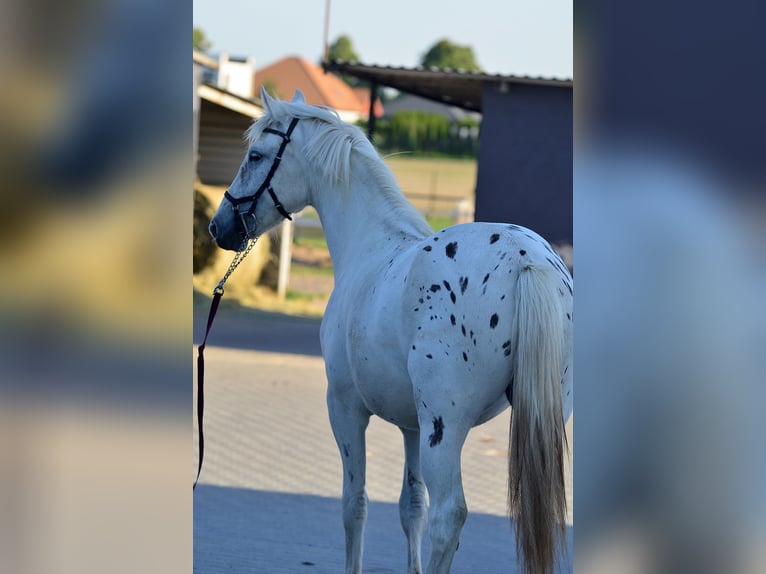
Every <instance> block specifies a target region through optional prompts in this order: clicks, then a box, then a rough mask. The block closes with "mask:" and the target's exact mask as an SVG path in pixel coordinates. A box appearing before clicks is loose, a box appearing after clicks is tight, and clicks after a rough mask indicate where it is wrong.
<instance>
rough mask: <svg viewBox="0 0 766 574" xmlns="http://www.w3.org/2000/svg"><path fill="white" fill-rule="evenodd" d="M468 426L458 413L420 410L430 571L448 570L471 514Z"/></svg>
mask: <svg viewBox="0 0 766 574" xmlns="http://www.w3.org/2000/svg"><path fill="white" fill-rule="evenodd" d="M468 430H469V429H468V428H467V427H466V426H465V424H464V423H463V422H462V421H460V420H459V419H458V418H456V417H451V418H449V419H448V418H447V417H446V416H442V415H435V414H434V413H431V412H429V413H425V412H422V413H420V434H421V438H420V461H421V465H422V467H423V478H424V479H425V482H426V486H427V487H428V495H429V499H430V509H429V513H428V515H429V534H430V538H431V556H430V557H429V560H428V568H427V569H426V573H427V574H447V573H448V572H449V570H450V566H451V565H452V559H453V558H454V557H455V551H456V550H457V547H458V544H459V541H460V531H461V530H462V529H463V524H464V523H465V519H466V517H467V515H468V508H467V506H466V503H465V496H464V495H463V481H462V478H461V473H460V451H461V450H462V448H463V442H464V441H465V437H466V436H467V434H468Z"/></svg>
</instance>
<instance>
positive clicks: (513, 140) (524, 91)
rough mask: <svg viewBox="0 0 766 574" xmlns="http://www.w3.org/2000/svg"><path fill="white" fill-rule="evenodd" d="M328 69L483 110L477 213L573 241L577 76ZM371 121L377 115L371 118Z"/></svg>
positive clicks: (334, 65)
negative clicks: (574, 83)
mask: <svg viewBox="0 0 766 574" xmlns="http://www.w3.org/2000/svg"><path fill="white" fill-rule="evenodd" d="M324 68H325V70H327V71H332V72H336V73H341V74H346V75H350V76H354V77H356V78H359V79H360V80H364V81H366V82H368V83H369V84H370V86H371V88H372V89H371V97H373V98H375V97H376V96H377V90H378V88H379V87H381V86H387V87H391V88H395V89H397V90H399V91H402V92H406V93H409V94H414V95H417V96H420V97H423V98H427V99H429V100H434V101H437V102H441V103H445V104H449V105H453V106H459V107H461V108H464V109H466V110H469V111H474V112H481V113H482V116H483V119H482V125H481V132H480V136H479V137H480V139H479V158H478V173H477V180H476V210H475V219H476V221H509V222H514V223H518V224H521V225H524V226H526V227H529V228H531V229H534V230H535V231H537V232H538V233H540V235H542V236H544V237H545V238H546V239H548V240H549V241H550V242H552V243H555V244H557V245H559V246H563V245H569V246H571V245H572V121H573V111H572V80H571V79H555V78H535V77H528V76H511V75H493V74H484V73H471V72H462V71H453V70H438V69H423V68H414V69H413V68H397V67H388V66H374V65H366V64H361V63H356V62H340V61H332V62H325V63H324ZM369 124H370V126H371V129H374V118H370V122H369Z"/></svg>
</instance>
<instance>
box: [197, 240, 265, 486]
mask: <svg viewBox="0 0 766 574" xmlns="http://www.w3.org/2000/svg"><path fill="white" fill-rule="evenodd" d="M256 241H258V238H257V237H256V238H255V239H248V242H247V247H245V249H243V250H242V251H237V253H236V254H235V255H234V259H233V260H232V262H231V265H229V269H228V270H227V271H226V274H225V275H224V276H223V279H221V280H220V281H219V282H218V285H216V286H215V289H213V301H212V302H211V303H210V312H209V313H208V316H207V327H206V328H205V337H204V338H203V339H202V343H201V344H200V346H199V347H198V348H197V351H198V353H197V436H198V444H199V462H198V463H197V477H196V478H195V479H194V484H193V485H192V490H194V489H196V488H197V481H198V480H199V475H200V472H202V458H203V455H204V453H205V436H204V434H203V432H202V414H203V412H204V410H205V392H204V383H205V357H204V355H203V353H204V351H205V343H207V336H208V334H210V328H211V327H212V326H213V319H215V314H216V312H217V311H218V304H219V303H220V302H221V297H222V296H223V286H224V285H225V284H226V280H227V279H228V278H229V275H231V274H232V273H233V272H234V270H235V269H236V268H237V266H238V265H239V264H240V263H242V261H243V260H244V259H245V257H247V254H248V253H250V251H251V250H252V249H253V246H254V245H255V242H256Z"/></svg>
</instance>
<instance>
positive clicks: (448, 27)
mask: <svg viewBox="0 0 766 574" xmlns="http://www.w3.org/2000/svg"><path fill="white" fill-rule="evenodd" d="M193 1H194V25H195V26H197V27H200V28H202V29H203V30H204V31H205V33H206V34H207V36H208V38H209V39H210V40H211V41H212V43H213V48H212V51H214V52H215V51H220V50H225V51H228V52H229V53H230V54H233V55H238V56H240V55H241V56H244V55H252V56H255V60H256V67H262V66H266V65H268V64H270V63H272V62H274V61H276V60H278V59H280V58H282V57H284V56H288V55H299V56H303V57H305V58H307V59H309V60H312V61H318V60H319V59H320V57H321V55H322V41H323V37H324V19H325V0H287V1H284V0H271V1H269V2H264V1H261V0H193ZM331 2H332V3H331V12H330V41H331V42H332V41H333V40H334V39H335V38H336V37H338V36H339V35H341V34H347V35H349V36H350V37H351V39H352V41H353V43H354V47H355V49H356V51H357V53H358V54H359V57H360V60H361V61H362V62H364V63H368V64H379V65H390V66H406V67H412V66H416V65H417V64H418V61H419V59H420V57H421V56H422V54H423V53H425V52H426V51H427V50H428V48H430V47H431V46H432V45H433V44H434V43H435V42H437V41H438V40H440V39H441V38H448V39H449V40H451V41H453V42H456V43H458V44H464V45H469V46H471V47H472V48H473V50H474V54H476V57H477V60H478V61H479V64H480V65H481V66H482V68H483V69H484V70H485V71H487V72H490V73H502V74H526V75H532V76H546V77H550V76H553V77H568V78H571V77H572V1H571V0H528V1H526V2H521V1H519V0H470V1H467V2H458V1H455V0H387V1H386V2H366V1H364V0H331Z"/></svg>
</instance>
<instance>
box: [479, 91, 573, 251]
mask: <svg viewBox="0 0 766 574" xmlns="http://www.w3.org/2000/svg"><path fill="white" fill-rule="evenodd" d="M482 98H483V101H482V111H483V114H484V119H483V121H482V126H481V139H480V142H479V165H478V173H477V181H476V221H503V222H508V223H517V224H519V225H523V226H525V227H529V228H530V229H532V230H534V231H536V232H537V233H539V234H540V235H542V236H543V237H545V238H546V239H547V240H548V241H550V242H552V243H569V244H571V243H572V119H573V118H572V89H571V88H561V87H549V86H530V85H521V84H512V85H510V86H509V87H508V90H507V92H506V93H501V92H500V91H499V89H498V88H497V86H492V85H487V86H485V88H484V93H483V96H482Z"/></svg>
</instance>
